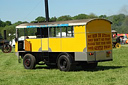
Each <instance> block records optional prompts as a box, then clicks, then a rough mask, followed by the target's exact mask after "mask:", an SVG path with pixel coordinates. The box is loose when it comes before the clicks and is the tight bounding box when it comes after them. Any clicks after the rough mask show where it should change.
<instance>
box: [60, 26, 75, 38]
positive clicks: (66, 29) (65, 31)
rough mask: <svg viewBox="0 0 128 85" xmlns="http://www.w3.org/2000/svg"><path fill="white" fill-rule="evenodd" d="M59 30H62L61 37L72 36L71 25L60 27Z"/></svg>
mask: <svg viewBox="0 0 128 85" xmlns="http://www.w3.org/2000/svg"><path fill="white" fill-rule="evenodd" d="M61 31H62V33H61V36H62V37H74V30H73V26H71V27H62V28H61Z"/></svg>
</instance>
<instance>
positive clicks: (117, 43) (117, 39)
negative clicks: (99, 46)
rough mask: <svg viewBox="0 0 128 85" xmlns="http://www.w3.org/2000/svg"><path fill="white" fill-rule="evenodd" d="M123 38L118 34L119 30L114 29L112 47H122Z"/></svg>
mask: <svg viewBox="0 0 128 85" xmlns="http://www.w3.org/2000/svg"><path fill="white" fill-rule="evenodd" d="M120 42H121V39H120V37H118V36H117V31H115V30H112V47H113V48H120V47H121V44H120Z"/></svg>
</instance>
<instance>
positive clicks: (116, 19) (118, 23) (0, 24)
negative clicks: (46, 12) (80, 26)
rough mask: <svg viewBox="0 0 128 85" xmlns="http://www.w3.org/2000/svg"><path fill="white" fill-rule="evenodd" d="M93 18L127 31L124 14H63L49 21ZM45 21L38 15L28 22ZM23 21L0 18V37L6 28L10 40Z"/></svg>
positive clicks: (120, 31) (116, 28) (126, 16)
mask: <svg viewBox="0 0 128 85" xmlns="http://www.w3.org/2000/svg"><path fill="white" fill-rule="evenodd" d="M93 18H101V19H107V20H110V21H111V22H112V23H113V24H112V29H113V30H116V31H117V32H118V33H128V15H124V14H118V15H112V16H107V15H100V16H97V15H95V14H93V13H91V14H89V15H87V14H78V15H76V16H73V17H72V16H70V15H64V16H60V17H51V18H50V22H54V21H66V20H78V19H93ZM40 22H45V17H43V16H39V17H37V18H36V19H35V20H34V21H31V22H30V23H40ZM23 23H29V22H27V21H25V22H22V21H18V22H16V23H13V24H12V23H11V21H5V22H4V21H2V20H0V37H1V36H3V30H7V39H8V40H12V39H13V38H15V27H16V26H17V25H19V24H23Z"/></svg>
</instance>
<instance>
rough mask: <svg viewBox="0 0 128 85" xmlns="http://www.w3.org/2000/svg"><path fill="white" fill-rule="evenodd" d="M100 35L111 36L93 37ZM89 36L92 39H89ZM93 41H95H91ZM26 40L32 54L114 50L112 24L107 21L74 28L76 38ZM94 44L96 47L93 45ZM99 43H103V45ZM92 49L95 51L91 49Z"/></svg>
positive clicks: (91, 22) (98, 20) (97, 20)
mask: <svg viewBox="0 0 128 85" xmlns="http://www.w3.org/2000/svg"><path fill="white" fill-rule="evenodd" d="M99 34H101V35H102V34H106V35H109V36H108V37H93V35H97V36H98V35H99ZM88 36H91V37H90V38H88ZM86 38H87V39H86ZM97 38H99V40H97V41H96V42H95V41H94V40H96V39H97ZM102 38H104V39H106V41H102ZM91 39H92V40H93V41H89V40H91ZM26 40H27V41H28V42H30V43H31V51H32V52H40V51H49V52H83V51H84V50H85V49H86V48H87V51H88V52H90V51H101V50H112V46H111V45H112V42H111V41H112V38H111V23H110V22H109V21H106V20H100V19H96V20H92V21H90V22H88V23H87V24H86V25H83V26H74V37H62V38H40V39H26ZM90 43H92V44H90ZM94 43H95V45H93V44H94ZM97 43H102V45H101V44H97ZM26 46H27V45H26ZM101 46H103V47H104V48H105V49H102V47H101ZM92 47H93V49H91V48H92ZM89 48H90V49H89ZM17 49H18V46H17V43H16V48H15V51H16V52H17V51H18V50H17ZM95 49H100V50H95Z"/></svg>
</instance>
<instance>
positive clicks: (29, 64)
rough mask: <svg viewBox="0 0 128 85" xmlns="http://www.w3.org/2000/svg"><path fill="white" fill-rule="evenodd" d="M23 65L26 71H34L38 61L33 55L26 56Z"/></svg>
mask: <svg viewBox="0 0 128 85" xmlns="http://www.w3.org/2000/svg"><path fill="white" fill-rule="evenodd" d="M23 65H24V68H25V69H34V68H35V65H36V59H35V57H34V56H33V55H32V54H26V55H25V56H24V58H23Z"/></svg>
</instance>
